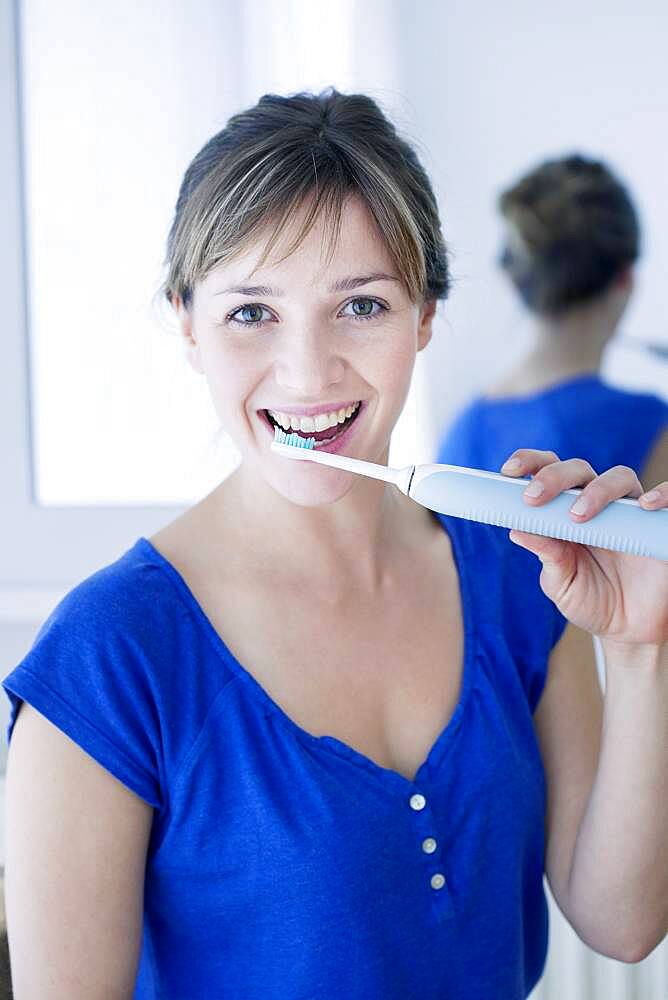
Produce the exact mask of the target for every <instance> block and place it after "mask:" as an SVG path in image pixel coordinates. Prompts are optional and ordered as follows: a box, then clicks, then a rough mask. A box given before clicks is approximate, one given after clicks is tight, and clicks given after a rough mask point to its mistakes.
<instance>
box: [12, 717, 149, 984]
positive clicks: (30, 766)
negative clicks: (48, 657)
mask: <svg viewBox="0 0 668 1000" xmlns="http://www.w3.org/2000/svg"><path fill="white" fill-rule="evenodd" d="M6 811H7V819H6V866H5V896H6V906H7V930H8V939H9V950H10V960H11V971H12V982H13V988H14V998H15V1000H34V998H36V997H39V1000H130V998H131V997H132V996H133V994H134V985H135V977H136V972H137V964H138V959H139V951H140V944H141V928H142V912H143V888H144V867H145V859H146V851H147V846H148V839H149V835H150V830H151V822H152V814H153V810H152V808H151V806H149V805H148V804H147V803H146V802H144V801H143V800H142V799H140V798H139V797H138V796H137V795H135V794H134V792H131V791H130V790H129V789H128V788H126V787H125V786H124V785H123V784H122V783H121V782H120V781H117V779H116V778H114V777H113V775H111V774H110V773H109V772H108V771H106V770H105V769H104V768H103V767H101V766H100V765H99V764H98V763H97V762H96V761H94V760H93V758H92V757H90V756H88V754H86V753H85V752H84V751H83V750H81V749H80V747H78V746H77V744H76V743H74V742H73V741H72V740H70V739H69V737H67V736H65V735H64V734H63V733H62V732H61V731H60V730H59V729H57V728H56V727H55V726H54V725H52V723H50V722H49V721H48V720H47V719H46V718H44V716H42V715H41V714H40V713H38V712H37V711H35V709H33V708H32V707H31V706H30V705H29V704H27V703H25V702H24V703H23V704H22V705H21V708H20V711H19V715H18V718H17V720H16V723H15V726H14V730H13V734H12V739H11V742H10V746H9V756H8V761H7V784H6Z"/></svg>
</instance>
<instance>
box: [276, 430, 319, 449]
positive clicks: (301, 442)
mask: <svg viewBox="0 0 668 1000" xmlns="http://www.w3.org/2000/svg"><path fill="white" fill-rule="evenodd" d="M274 441H276V443H277V444H288V445H290V447H291V448H307V449H309V450H311V449H312V448H315V438H314V437H309V438H304V437H300V436H299V434H286V432H285V431H283V430H281V428H280V427H274Z"/></svg>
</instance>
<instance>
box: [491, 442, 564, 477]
mask: <svg viewBox="0 0 668 1000" xmlns="http://www.w3.org/2000/svg"><path fill="white" fill-rule="evenodd" d="M558 461H559V456H558V455H555V453H554V452H553V451H538V449H537V448H518V449H517V451H514V452H513V453H512V455H510V456H509V457H508V458H507V459H506V461H505V462H504V463H503V465H502V466H501V469H500V471H501V472H502V473H503V475H504V476H525V475H529V474H530V473H533V472H537V471H538V469H542V467H543V466H544V465H549V464H550V463H551V462H558Z"/></svg>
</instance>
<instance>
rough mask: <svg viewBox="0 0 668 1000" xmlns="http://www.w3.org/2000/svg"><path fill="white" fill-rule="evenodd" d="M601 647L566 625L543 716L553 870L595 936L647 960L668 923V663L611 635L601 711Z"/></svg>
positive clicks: (573, 916) (568, 910)
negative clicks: (597, 658)
mask: <svg viewBox="0 0 668 1000" xmlns="http://www.w3.org/2000/svg"><path fill="white" fill-rule="evenodd" d="M591 646H592V644H591V636H590V635H588V634H587V633H586V632H582V631H581V630H580V629H576V628H575V627H574V626H573V625H569V626H567V629H566V631H565V633H564V636H563V637H562V639H561V641H560V642H559V644H558V645H557V646H556V647H555V649H554V651H553V653H552V656H551V658H550V666H549V672H548V680H547V683H546V686H545V691H544V693H543V697H542V699H541V701H540V703H539V706H538V709H537V711H536V714H535V723H536V730H537V734H538V738H539V742H540V747H541V753H542V756H543V761H544V764H545V771H546V776H547V784H548V809H547V831H546V835H547V854H546V873H547V876H548V880H549V882H550V887H551V889H552V892H553V894H554V897H555V899H556V901H557V903H558V904H559V907H560V909H561V910H562V912H563V913H564V915H565V916H566V918H567V919H568V921H569V923H571V924H572V926H573V927H574V928H575V930H576V931H577V933H578V934H579V935H580V937H581V938H582V939H583V940H584V941H585V942H586V943H587V944H589V945H590V946H591V947H592V948H594V949H595V950H596V951H598V952H601V953H603V954H606V955H609V956H610V957H612V958H617V959H619V960H620V961H626V962H638V961H640V960H641V959H642V958H645V957H646V956H647V955H648V954H649V953H650V952H651V951H652V950H653V949H654V948H655V947H656V945H657V944H658V943H659V942H660V941H661V940H662V939H663V937H664V936H665V934H666V932H667V931H668V923H667V921H668V838H667V837H666V830H668V788H667V787H666V780H667V779H666V776H667V775H668V662H665V663H660V662H658V661H656V662H655V654H654V655H653V654H652V653H651V652H650V651H649V650H648V651H647V653H646V654H645V656H644V657H643V655H642V654H641V653H640V652H639V651H638V650H635V651H629V650H624V651H622V650H619V649H617V650H613V649H612V648H611V646H610V645H609V644H608V645H607V647H604V651H605V654H606V656H605V659H606V692H605V700H604V704H603V711H601V694H600V689H599V685H598V679H597V676H596V668H595V665H594V662H593V656H592V655H591ZM587 647H589V649H588V648H587ZM629 656H631V657H633V656H635V658H636V660H638V662H637V663H633V664H631V663H630V662H629ZM664 659H666V656H664ZM641 660H644V662H641Z"/></svg>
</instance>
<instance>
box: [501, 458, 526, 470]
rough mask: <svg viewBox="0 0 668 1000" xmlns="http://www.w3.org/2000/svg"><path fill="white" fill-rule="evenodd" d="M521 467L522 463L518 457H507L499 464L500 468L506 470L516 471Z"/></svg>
mask: <svg viewBox="0 0 668 1000" xmlns="http://www.w3.org/2000/svg"><path fill="white" fill-rule="evenodd" d="M521 468H522V463H521V462H520V460H519V458H509V459H508V461H507V462H504V463H503V465H502V466H501V470H502V471H503V469H505V470H506V471H507V472H518V471H519V470H520V469H521Z"/></svg>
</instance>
